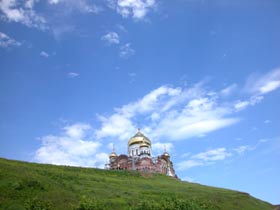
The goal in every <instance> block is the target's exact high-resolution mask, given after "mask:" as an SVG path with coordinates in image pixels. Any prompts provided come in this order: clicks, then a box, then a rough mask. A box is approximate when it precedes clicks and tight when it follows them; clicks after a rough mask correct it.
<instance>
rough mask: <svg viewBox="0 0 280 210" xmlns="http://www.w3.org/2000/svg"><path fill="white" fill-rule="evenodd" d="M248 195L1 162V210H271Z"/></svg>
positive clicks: (166, 180) (126, 174)
mask: <svg viewBox="0 0 280 210" xmlns="http://www.w3.org/2000/svg"><path fill="white" fill-rule="evenodd" d="M273 208H274V207H273V206H272V205H271V204H269V203H267V202H264V201H261V200H258V199H256V198H254V197H251V196H250V195H249V194H247V193H243V192H237V191H232V190H226V189H221V188H215V187H208V186H203V185H199V184H193V183H189V182H182V181H179V180H176V179H173V178H170V177H166V176H164V175H160V174H140V173H137V172H135V171H108V170H100V169H92V168H79V167H67V166H54V165H44V164H35V163H26V162H20V161H11V160H6V159H1V158H0V209H5V210H8V209H10V210H11V209H14V210H21V209H30V210H31V209H44V210H47V209H67V210H68V209H70V210H71V209H76V210H83V209H84V210H85V209H88V210H90V209H99V210H102V209H115V210H123V209H124V210H125V209H130V210H140V209H142V210H149V209H151V210H157V209H158V210H173V209H178V210H180V209H186V210H203V209H208V210H219V209H222V210H223V209H225V210H239V209H240V210H258V209H259V210H272V209H273Z"/></svg>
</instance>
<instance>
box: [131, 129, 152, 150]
mask: <svg viewBox="0 0 280 210" xmlns="http://www.w3.org/2000/svg"><path fill="white" fill-rule="evenodd" d="M133 144H147V145H148V146H151V140H150V139H148V138H147V137H146V136H144V135H143V133H141V132H140V129H138V132H137V133H136V134H135V135H134V136H133V137H131V138H130V140H129V141H128V146H131V145H133Z"/></svg>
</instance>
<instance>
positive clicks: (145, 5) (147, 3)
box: [108, 0, 156, 20]
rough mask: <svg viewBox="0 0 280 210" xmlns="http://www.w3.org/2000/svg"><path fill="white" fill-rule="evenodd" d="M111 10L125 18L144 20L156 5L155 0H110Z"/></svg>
mask: <svg viewBox="0 0 280 210" xmlns="http://www.w3.org/2000/svg"><path fill="white" fill-rule="evenodd" d="M108 2H109V5H110V7H111V8H113V9H115V10H116V11H117V12H118V13H119V14H120V15H122V16H123V17H130V16H132V17H133V18H134V19H138V20H139V19H143V18H145V16H146V15H147V13H148V12H149V11H150V10H151V9H153V8H154V7H155V5H156V1H155V0H109V1H108Z"/></svg>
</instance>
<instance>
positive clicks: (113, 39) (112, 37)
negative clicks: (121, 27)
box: [101, 32, 120, 45]
mask: <svg viewBox="0 0 280 210" xmlns="http://www.w3.org/2000/svg"><path fill="white" fill-rule="evenodd" d="M101 40H103V41H106V42H107V43H108V44H109V45H110V44H119V43H120V38H119V35H118V34H117V33H116V32H109V33H107V34H105V35H103V36H102V37H101Z"/></svg>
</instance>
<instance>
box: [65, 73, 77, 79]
mask: <svg viewBox="0 0 280 210" xmlns="http://www.w3.org/2000/svg"><path fill="white" fill-rule="evenodd" d="M67 76H68V77H70V78H75V77H78V76H79V74H78V73H76V72H69V73H68V74H67Z"/></svg>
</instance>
